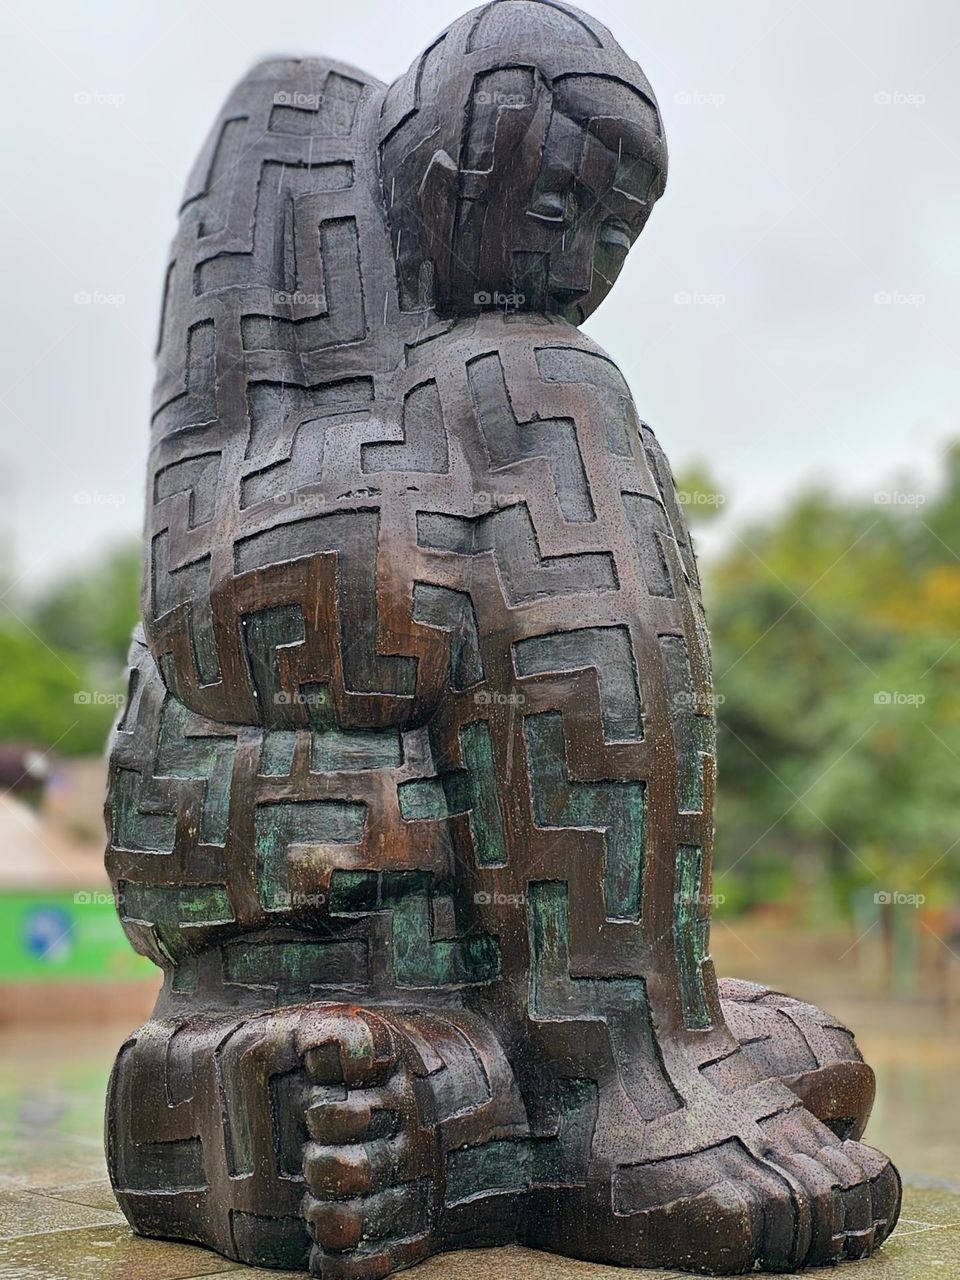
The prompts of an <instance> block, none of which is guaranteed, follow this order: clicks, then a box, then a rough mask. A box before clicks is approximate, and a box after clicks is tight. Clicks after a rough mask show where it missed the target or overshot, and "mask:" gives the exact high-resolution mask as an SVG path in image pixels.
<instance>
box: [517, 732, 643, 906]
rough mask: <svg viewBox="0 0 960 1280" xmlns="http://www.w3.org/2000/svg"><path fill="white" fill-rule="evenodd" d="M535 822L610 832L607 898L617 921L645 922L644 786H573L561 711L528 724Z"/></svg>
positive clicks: (607, 837) (619, 783)
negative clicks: (641, 911)
mask: <svg viewBox="0 0 960 1280" xmlns="http://www.w3.org/2000/svg"><path fill="white" fill-rule="evenodd" d="M524 735H525V738H526V742H527V758H528V762H529V771H530V788H531V792H532V797H533V814H534V821H535V822H536V824H537V826H539V827H550V828H562V827H574V828H576V829H578V830H599V831H602V832H603V834H604V845H605V849H604V877H603V883H604V899H605V906H606V914H607V916H608V918H610V919H614V920H634V921H636V920H639V919H640V910H641V896H642V887H643V839H644V820H645V813H646V795H645V788H644V784H643V783H642V782H622V781H617V782H570V781H569V780H568V778H567V770H566V751H565V744H564V737H563V722H562V718H561V716H560V714H559V712H552V711H551V712H546V713H544V714H543V715H536V716H527V718H526V719H525V721H524Z"/></svg>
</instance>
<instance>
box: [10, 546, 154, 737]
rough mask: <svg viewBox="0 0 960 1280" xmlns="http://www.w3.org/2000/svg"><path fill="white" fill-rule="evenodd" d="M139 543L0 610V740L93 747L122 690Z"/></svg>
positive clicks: (135, 596) (135, 605)
mask: <svg viewBox="0 0 960 1280" xmlns="http://www.w3.org/2000/svg"><path fill="white" fill-rule="evenodd" d="M139 559H140V557H139V550H138V548H137V547H136V546H133V547H123V548H118V549H117V550H115V551H112V552H110V553H109V554H108V555H107V556H106V557H105V558H104V559H103V560H102V561H100V562H98V563H96V564H94V565H93V566H91V567H90V569H89V570H87V571H86V572H84V571H82V570H81V571H79V572H74V573H72V574H70V575H69V576H66V577H64V578H63V579H62V580H61V581H59V582H57V583H55V584H54V585H53V586H52V587H49V588H48V589H47V590H46V591H45V592H44V593H43V595H42V596H41V597H40V598H39V599H38V600H37V601H35V602H30V601H21V600H17V601H16V602H15V603H14V605H12V606H11V605H10V604H9V597H8V598H7V611H6V612H3V613H0V742H23V743H27V744H30V745H33V746H36V747H39V748H41V749H43V750H50V749H55V750H56V751H57V752H58V753H59V754H62V755H89V754H91V753H92V754H96V753H97V752H99V751H101V750H102V749H103V744H104V742H105V740H106V737H107V734H108V732H109V730H110V725H111V723H112V722H113V720H114V718H115V716H116V714H117V711H118V707H119V699H120V695H121V693H122V690H123V672H124V667H125V665H126V652H127V648H128V646H129V643H130V633H131V631H132V630H133V627H134V625H135V623H136V620H137V610H138V581H139Z"/></svg>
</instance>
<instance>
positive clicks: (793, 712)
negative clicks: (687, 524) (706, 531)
mask: <svg viewBox="0 0 960 1280" xmlns="http://www.w3.org/2000/svg"><path fill="white" fill-rule="evenodd" d="M958 552H960V456H958V454H957V453H956V452H954V453H952V454H951V455H950V457H949V458H948V465H947V475H946V482H945V485H944V488H943V491H942V493H941V494H940V495H939V496H938V498H937V499H936V500H935V501H934V502H932V503H930V504H927V503H926V502H925V501H924V499H923V495H922V494H910V493H888V494H885V495H884V494H881V495H877V499H876V500H875V501H874V502H872V503H868V502H862V503H849V502H844V501H842V500H840V499H838V498H835V497H831V496H830V495H829V494H827V493H825V492H822V491H813V492H808V493H806V494H803V495H801V496H800V497H799V498H798V499H797V500H795V501H794V502H793V503H792V504H791V506H790V507H789V509H788V510H787V511H786V513H785V514H784V515H783V516H781V517H780V518H778V519H777V520H775V521H772V522H770V523H768V524H766V525H763V526H757V527H754V528H752V529H749V530H748V531H747V532H746V533H745V534H744V535H743V536H742V537H741V538H738V539H737V540H736V542H735V544H734V546H733V547H732V548H731V549H730V550H729V551H728V552H727V553H726V554H724V555H723V556H722V557H721V558H720V559H719V560H718V561H717V562H716V563H714V564H713V565H711V566H709V567H708V569H707V571H706V573H705V578H706V582H707V587H708V595H709V601H708V608H709V616H710V619H711V624H712V632H713V641H714V661H715V670H716V678H717V693H718V702H719V706H718V716H719V720H720V730H721V737H720V741H721V747H720V794H719V804H718V848H717V863H718V869H719V870H718V890H720V891H722V892H726V891H728V889H729V894H730V896H732V897H733V898H734V899H735V900H737V901H740V902H746V903H751V902H753V903H755V902H760V901H769V900H771V899H773V898H777V899H783V898H790V897H791V896H792V897H794V898H796V896H797V886H798V884H808V885H809V884H814V885H817V884H818V883H822V884H826V883H827V880H826V879H825V877H823V876H822V874H820V870H822V869H823V868H825V867H828V868H829V869H830V871H831V872H832V877H831V878H830V880H829V884H830V885H832V886H833V888H834V889H835V891H836V894H835V897H836V900H837V902H838V903H842V904H844V905H846V904H847V903H848V902H849V899H850V894H851V891H852V890H853V889H855V888H856V886H858V885H864V886H866V885H872V886H873V887H874V889H875V891H877V892H883V891H889V892H902V893H924V894H925V895H926V896H927V897H928V899H929V898H932V897H935V896H936V894H937V893H938V892H943V891H944V890H945V889H947V888H948V887H952V888H956V886H957V885H958V884H960V874H958V868H960V858H958V856H957V849H956V848H954V841H956V840H957V835H958V834H960V832H957V830H956V828H957V826H958V822H957V815H958V811H960V769H958V766H960V714H958V713H960V556H958ZM958 847H960V845H958ZM724 867H726V868H729V872H728V874H725V873H724ZM824 900H825V896H824V895H823V894H820V896H819V897H816V896H815V897H814V898H812V899H810V901H812V902H815V904H816V906H817V907H818V908H822V907H823V905H824Z"/></svg>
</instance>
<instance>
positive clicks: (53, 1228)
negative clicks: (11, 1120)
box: [0, 1177, 960, 1280]
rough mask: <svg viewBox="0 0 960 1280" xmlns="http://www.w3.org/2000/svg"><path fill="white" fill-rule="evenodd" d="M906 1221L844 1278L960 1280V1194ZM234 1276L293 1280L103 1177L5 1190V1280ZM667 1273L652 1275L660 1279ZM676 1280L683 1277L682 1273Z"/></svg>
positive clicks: (555, 1274) (586, 1274) (471, 1260)
mask: <svg viewBox="0 0 960 1280" xmlns="http://www.w3.org/2000/svg"><path fill="white" fill-rule="evenodd" d="M904 1215H905V1216H904V1217H903V1218H902V1219H901V1222H900V1226H899V1227H898V1229H897V1230H896V1232H895V1233H894V1235H893V1236H892V1237H891V1239H890V1240H889V1241H888V1242H887V1244H886V1245H885V1246H884V1248H883V1249H882V1250H881V1251H880V1253H879V1254H878V1255H875V1256H874V1257H873V1258H870V1259H868V1260H867V1261H866V1262H861V1263H851V1264H847V1266H846V1267H845V1268H844V1269H843V1272H841V1273H840V1275H841V1277H842V1275H843V1274H844V1272H846V1271H847V1270H849V1271H850V1273H851V1274H852V1275H855V1276H856V1278H857V1280H880V1277H883V1278H884V1280H894V1278H896V1280H921V1278H922V1280H931V1278H932V1277H943V1278H944V1280H947V1278H949V1280H954V1278H955V1277H957V1276H960V1195H957V1194H956V1193H955V1192H950V1191H944V1190H942V1189H918V1188H910V1189H909V1190H908V1191H907V1195H906V1204H905V1208H904ZM854 1268H855V1271H854ZM228 1271H229V1272H232V1273H233V1274H232V1276H231V1280H246V1278H247V1277H250V1280H253V1277H262V1280H270V1277H274V1280H283V1277H285V1276H288V1275H291V1273H287V1272H282V1273H281V1272H276V1271H257V1270H254V1269H252V1268H249V1267H241V1266H238V1265H237V1264H236V1263H232V1262H228V1261H227V1260H226V1259H223V1258H220V1257H218V1256H217V1255H216V1254H213V1253H209V1252H207V1251H206V1250H205V1249H195V1248H193V1247H191V1246H188V1245H180V1244H171V1243H166V1242H162V1241H156V1240H144V1239H141V1238H139V1237H136V1236H134V1235H132V1234H131V1232H130V1230H129V1228H128V1227H127V1225H126V1223H125V1222H124V1220H123V1218H122V1217H121V1215H120V1214H119V1213H118V1212H117V1211H116V1205H115V1203H114V1200H113V1196H112V1195H111V1193H110V1187H109V1185H108V1184H107V1182H106V1180H105V1178H103V1177H99V1178H90V1179H87V1180H86V1181H80V1182H73V1183H63V1184H60V1185H54V1186H48V1187H42V1188H38V1189H31V1190H26V1191H13V1190H8V1191H3V1192H0V1277H3V1280H77V1277H82V1280H187V1278H188V1277H194V1276H210V1275H218V1274H220V1273H224V1272H228ZM623 1274H624V1273H623V1271H622V1270H620V1269H618V1268H615V1267H600V1266H594V1265H591V1264H590V1263H585V1262H571V1261H569V1260H568V1259H566V1258H557V1257H554V1256H552V1255H550V1254H545V1253H534V1252H533V1251H531V1250H529V1249H516V1248H509V1249H490V1250H483V1251H479V1252H464V1253H455V1254H445V1255H443V1256H442V1257H439V1258H431V1259H430V1260H429V1261H427V1262H425V1263H423V1264H422V1265H421V1266H420V1267H418V1268H417V1269H416V1272H415V1275H416V1277H417V1280H440V1277H441V1276H443V1277H444V1280H475V1278H476V1280H479V1278H480V1277H482V1278H483V1280H498V1278H499V1277H507V1276H509V1277H510V1280H580V1278H582V1280H588V1278H593V1280H602V1278H603V1277H610V1278H611V1280H622V1278H623ZM667 1274H668V1273H667V1272H644V1273H643V1275H644V1276H649V1277H651V1278H652V1280H653V1278H655V1277H665V1276H666V1275H667ZM671 1274H672V1276H673V1280H676V1273H671ZM291 1280H292V1275H291Z"/></svg>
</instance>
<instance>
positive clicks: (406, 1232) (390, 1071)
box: [299, 1008, 439, 1280]
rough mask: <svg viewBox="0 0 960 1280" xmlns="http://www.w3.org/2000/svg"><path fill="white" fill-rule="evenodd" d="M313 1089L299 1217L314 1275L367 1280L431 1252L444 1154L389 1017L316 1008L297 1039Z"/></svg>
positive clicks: (361, 1010)
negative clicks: (305, 1225)
mask: <svg viewBox="0 0 960 1280" xmlns="http://www.w3.org/2000/svg"><path fill="white" fill-rule="evenodd" d="M299 1040H300V1043H301V1049H302V1052H303V1057H304V1062H305V1065H306V1069H307V1075H308V1078H309V1081H310V1086H309V1091H308V1096H307V1100H306V1102H307V1106H306V1120H307V1129H308V1132H309V1135H310V1138H309V1141H308V1142H307V1144H306V1147H305V1149H304V1166H303V1173H304V1183H305V1186H306V1194H305V1195H304V1198H303V1213H304V1216H305V1217H306V1220H307V1223H308V1225H309V1229H310V1235H311V1238H312V1240H313V1247H312V1249H311V1253H310V1270H311V1272H312V1273H313V1274H314V1275H317V1276H323V1277H324V1278H325V1280H326V1278H327V1277H356V1278H357V1280H360V1278H361V1277H362V1278H363V1280H367V1278H368V1277H369V1278H370V1280H374V1278H378V1277H382V1276H386V1275H388V1274H389V1273H390V1272H391V1271H395V1270H397V1269H398V1268H400V1267H407V1266H410V1264H411V1263H414V1262H417V1261H419V1260H420V1259H421V1258H424V1257H426V1256H427V1255H428V1254H429V1253H430V1252H432V1251H433V1250H432V1249H431V1216H432V1209H433V1205H434V1188H435V1186H436V1181H437V1176H438V1172H439V1171H438V1168H437V1162H438V1159H439V1153H438V1149H437V1142H436V1135H435V1133H434V1132H432V1131H431V1129H430V1128H429V1126H428V1125H425V1123H424V1118H423V1117H422V1115H421V1110H420V1105H419V1103H418V1100H417V1092H416V1089H415V1077H414V1075H413V1073H412V1072H411V1070H410V1068H409V1066H408V1065H406V1064H405V1063H404V1061H403V1057H402V1047H401V1040H402V1036H401V1035H400V1034H399V1033H398V1031H397V1029H396V1027H395V1026H391V1024H390V1021H389V1018H387V1017H382V1016H380V1015H379V1014H377V1013H375V1012H373V1011H371V1010H364V1009H350V1008H343V1009H337V1010H320V1011H318V1012H317V1013H315V1014H312V1015H308V1016H306V1017H305V1018H304V1021H303V1025H302V1027H301V1030H300V1033H299Z"/></svg>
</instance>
